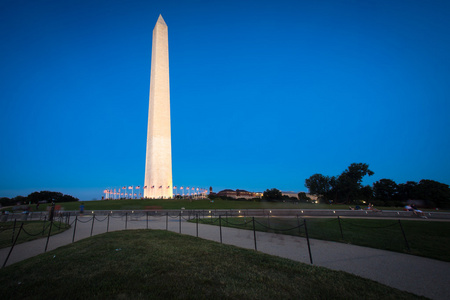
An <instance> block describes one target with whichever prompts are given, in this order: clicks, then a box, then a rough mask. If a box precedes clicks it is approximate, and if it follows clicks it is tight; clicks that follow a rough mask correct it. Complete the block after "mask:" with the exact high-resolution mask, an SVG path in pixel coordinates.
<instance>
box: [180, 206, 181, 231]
mask: <svg viewBox="0 0 450 300" xmlns="http://www.w3.org/2000/svg"><path fill="white" fill-rule="evenodd" d="M180 233H181V211H180Z"/></svg>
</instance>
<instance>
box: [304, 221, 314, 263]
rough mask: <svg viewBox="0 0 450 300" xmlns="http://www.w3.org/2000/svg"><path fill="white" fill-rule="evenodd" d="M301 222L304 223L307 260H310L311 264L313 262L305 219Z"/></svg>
mask: <svg viewBox="0 0 450 300" xmlns="http://www.w3.org/2000/svg"><path fill="white" fill-rule="evenodd" d="M303 224H304V225H305V233H306V242H307V243H308V252H309V261H310V262H311V264H313V260H312V255H311V246H310V245H309V236H308V227H306V220H305V219H303Z"/></svg>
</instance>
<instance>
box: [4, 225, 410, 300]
mask: <svg viewBox="0 0 450 300" xmlns="http://www.w3.org/2000/svg"><path fill="white" fill-rule="evenodd" d="M0 281H1V282H2V284H1V285H0V294H1V295H2V299H211V298H218V299H419V297H417V296H415V295H412V294H409V293H406V292H402V291H399V290H396V289H393V288H390V287H387V286H384V285H382V284H379V283H377V282H374V281H371V280H367V279H363V278H361V277H358V276H354V275H351V274H348V273H345V272H339V271H332V270H328V269H325V268H322V267H316V266H310V265H306V264H302V263H298V262H294V261H291V260H288V259H283V258H279V257H274V256H270V255H267V254H263V253H259V252H255V251H252V250H247V249H241V248H237V247H234V246H229V245H223V244H219V243H216V242H211V241H206V240H202V239H199V238H195V237H191V236H185V235H179V234H176V233H172V232H167V231H159V230H133V231H121V232H111V233H106V234H102V235H98V236H94V237H91V238H88V239H85V240H82V241H79V242H76V243H74V244H70V245H67V246H64V247H60V248H58V249H56V250H53V251H50V252H47V253H45V254H41V255H39V256H36V257H34V258H31V259H27V260H25V261H22V262H19V263H17V264H14V265H11V266H8V267H5V268H3V269H1V270H0Z"/></svg>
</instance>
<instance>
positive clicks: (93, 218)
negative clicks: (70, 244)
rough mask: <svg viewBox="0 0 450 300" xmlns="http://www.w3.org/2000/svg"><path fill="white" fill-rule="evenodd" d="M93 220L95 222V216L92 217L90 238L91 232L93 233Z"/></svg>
mask: <svg viewBox="0 0 450 300" xmlns="http://www.w3.org/2000/svg"><path fill="white" fill-rule="evenodd" d="M94 220H95V214H94V215H93V216H92V226H91V236H92V232H93V231H94Z"/></svg>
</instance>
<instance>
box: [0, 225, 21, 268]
mask: <svg viewBox="0 0 450 300" xmlns="http://www.w3.org/2000/svg"><path fill="white" fill-rule="evenodd" d="M22 228H23V222H22V224H21V225H20V228H19V232H18V233H17V236H16V239H15V240H14V241H13V244H12V246H11V249H9V252H8V256H6V259H5V262H4V263H3V266H2V268H4V267H5V266H6V262H7V261H8V259H9V256H10V255H11V252H12V251H13V249H14V246H15V245H16V243H17V239H18V238H19V235H20V232H21V231H22Z"/></svg>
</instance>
